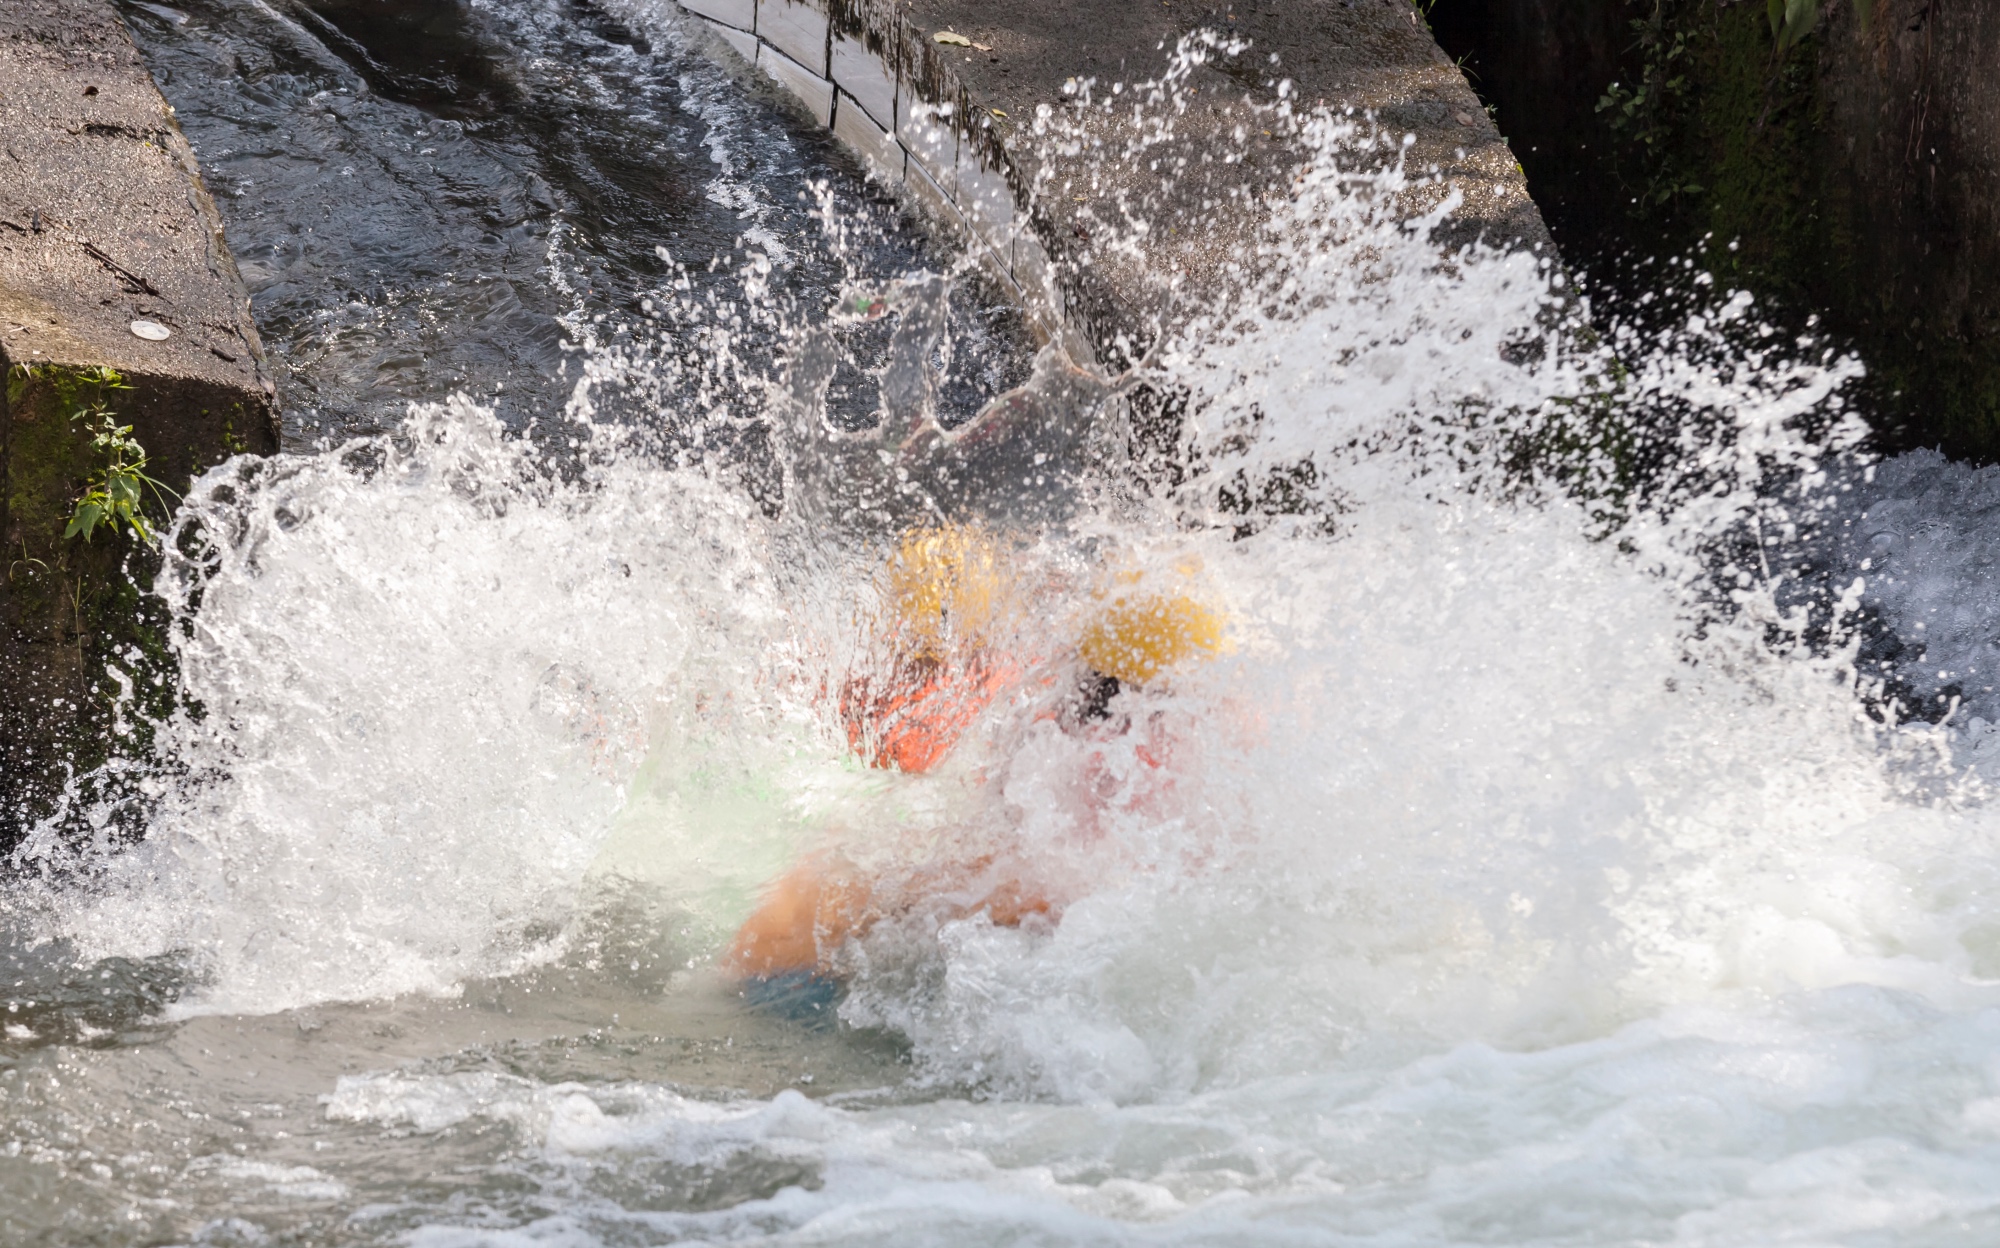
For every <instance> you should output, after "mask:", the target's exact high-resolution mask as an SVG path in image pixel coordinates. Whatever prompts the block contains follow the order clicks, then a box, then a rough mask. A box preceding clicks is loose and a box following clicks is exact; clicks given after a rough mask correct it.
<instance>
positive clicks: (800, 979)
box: [741, 971, 840, 1027]
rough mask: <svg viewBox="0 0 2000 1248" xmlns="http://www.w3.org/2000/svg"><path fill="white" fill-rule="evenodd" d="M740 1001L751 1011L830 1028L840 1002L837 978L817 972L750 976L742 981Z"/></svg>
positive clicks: (789, 972)
mask: <svg viewBox="0 0 2000 1248" xmlns="http://www.w3.org/2000/svg"><path fill="white" fill-rule="evenodd" d="M741 991H742V996H743V1000H744V1001H745V1002H746V1003H747V1004H748V1005H749V1006H750V1008H751V1009H753V1010H762V1011H764V1012H765V1013H767V1014H775V1015H777V1016H778V1017H779V1018H782V1019H784V1020H785V1021H787V1022H793V1023H811V1024H816V1025H818V1026H822V1027H831V1026H832V1025H833V1020H834V1008H833V1007H834V1006H835V1005H837V1004H839V1002H840V981H839V980H837V979H834V978H833V977H832V976H830V975H821V974H820V973H818V972H817V971H786V972H784V973H783V974H782V975H752V976H750V977H749V978H747V979H745V980H744V981H743V986H742V990H741Z"/></svg>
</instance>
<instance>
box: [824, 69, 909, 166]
mask: <svg viewBox="0 0 2000 1248" xmlns="http://www.w3.org/2000/svg"><path fill="white" fill-rule="evenodd" d="M833 134H834V137H835V138H837V139H839V140H840V141H841V142H842V143H845V144H846V145H847V146H848V148H849V150H851V151H853V152H854V153H855V154H857V155H859V156H860V157H861V160H862V163H863V164H865V165H866V166H867V167H868V170H869V172H871V173H873V174H874V175H875V176H877V177H879V178H882V179H885V180H886V181H887V182H888V183H889V184H890V185H891V186H896V185H900V184H901V183H902V181H903V162H904V159H905V158H904V155H903V148H902V145H901V144H899V143H897V142H896V140H895V139H894V138H893V137H891V135H890V134H889V132H888V131H887V130H884V129H883V128H882V127H881V126H878V125H876V124H875V121H874V119H873V118H871V117H870V116H869V115H868V112H867V110H866V109H864V108H863V107H862V106H861V104H860V103H859V102H858V101H857V100H856V99H855V98H854V97H853V96H851V95H849V94H847V93H846V92H845V91H843V92H841V94H840V105H839V107H837V108H835V109H834V112H833Z"/></svg>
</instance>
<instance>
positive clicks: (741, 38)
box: [703, 22, 757, 65]
mask: <svg viewBox="0 0 2000 1248" xmlns="http://www.w3.org/2000/svg"><path fill="white" fill-rule="evenodd" d="M703 24H704V25H705V26H707V27H708V29H709V30H711V31H713V32H714V33H715V35H716V37H717V38H719V39H721V40H722V41H723V42H724V43H726V44H728V45H729V46H730V47H732V48H734V49H736V55H738V56H740V57H742V58H743V59H744V60H746V61H748V62H750V63H751V64H752V65H755V64H756V63H757V36H755V35H753V34H751V33H750V32H749V31H747V30H738V29H736V28H735V27H734V26H725V25H723V24H722V23H721V22H704V23H703Z"/></svg>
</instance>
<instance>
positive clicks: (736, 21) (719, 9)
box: [681, 0, 757, 30]
mask: <svg viewBox="0 0 2000 1248" xmlns="http://www.w3.org/2000/svg"><path fill="white" fill-rule="evenodd" d="M681 7H682V8H684V9H686V10H688V11H689V12H690V13H698V14H700V15H701V16H703V17H706V18H708V19H709V20H711V21H717V22H721V23H723V24H724V25H726V26H734V27H735V28H736V29H738V30H752V29H755V27H756V25H757V0H682V4H681Z"/></svg>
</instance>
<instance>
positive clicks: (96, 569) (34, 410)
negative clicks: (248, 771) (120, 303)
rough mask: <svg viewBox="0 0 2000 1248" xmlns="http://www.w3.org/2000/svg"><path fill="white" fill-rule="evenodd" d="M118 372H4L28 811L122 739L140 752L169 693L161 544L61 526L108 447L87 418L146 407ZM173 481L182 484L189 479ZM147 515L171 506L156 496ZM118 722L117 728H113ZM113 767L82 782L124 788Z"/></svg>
mask: <svg viewBox="0 0 2000 1248" xmlns="http://www.w3.org/2000/svg"><path fill="white" fill-rule="evenodd" d="M114 377H115V374H111V375H107V374H106V373H104V372H103V371H102V370H99V369H96V368H82V367H73V366H61V365H40V366H33V367H29V366H14V367H10V368H8V370H7V374H6V407H5V409H4V410H5V415H6V420H7V443H6V459H5V473H4V479H5V480H4V504H5V512H4V515H5V526H4V527H5V534H6V541H7V547H8V558H7V579H6V587H5V589H6V592H5V593H4V594H0V611H4V616H5V618H4V621H0V626H4V628H5V630H6V632H7V634H8V637H7V641H8V644H7V646H6V647H5V652H6V653H5V656H4V657H5V662H6V666H7V668H8V669H9V670H8V671H7V672H6V673H5V675H6V676H7V678H8V682H7V683H8V687H9V690H10V697H9V701H8V705H7V707H6V708H5V711H4V715H5V717H6V718H7V719H8V720H10V721H12V722H11V723H9V724H8V725H7V728H8V729H9V731H8V734H7V736H8V743H9V746H10V749H9V750H8V755H9V757H8V759H7V761H8V763H9V764H10V766H12V767H17V768H22V769H24V770H32V771H33V772H34V773H35V775H36V776H38V777H39V779H38V781H37V782H35V783H32V784H28V783H22V781H23V780H24V776H23V775H21V774H17V775H16V776H15V777H14V780H15V781H16V784H17V786H18V787H16V788H15V789H14V790H13V791H12V792H11V793H10V794H9V796H10V798H11V799H12V800H13V801H14V802H15V803H18V805H19V807H20V809H18V810H17V811H15V812H9V813H13V814H16V815H25V816H26V822H30V823H32V822H36V821H39V820H40V819H42V818H46V817H47V816H48V815H49V814H51V813H52V812H53V811H54V810H55V808H56V802H57V795H58V794H59V792H60V791H61V787H62V785H63V784H64V783H65V782H67V781H68V780H69V779H70V778H71V777H72V776H74V775H82V774H87V773H89V772H91V771H92V770H93V769H96V768H98V767H100V766H101V765H102V764H103V763H104V762H105V761H106V760H107V759H109V758H110V757H111V756H112V754H113V753H114V751H116V752H119V753H121V754H124V755H126V756H138V755H143V754H144V753H145V752H146V751H147V750H149V749H150V747H151V741H152V733H153V726H154V724H156V723H157V722H158V721H159V720H160V719H162V718H164V717H165V716H166V715H167V714H168V713H169V712H170V711H171V710H172V709H173V705H174V690H175V688H176V682H175V681H174V680H173V679H172V673H173V670H174V669H173V666H172V664H173V660H172V655H171V653H170V649H169V646H168V644H167V632H166V629H167V627H168V621H167V619H166V616H165V612H164V609H163V607H162V604H161V603H160V602H159V601H158V600H157V599H155V598H153V597H152V596H151V595H150V593H149V591H150V589H151V587H152V582H153V578H154V576H155V575H156V574H157V573H158V570H159V568H160V556H159V553H158V552H157V551H155V550H153V549H152V548H150V547H148V546H147V545H146V544H145V543H144V542H142V541H140V540H139V539H138V538H137V537H135V536H134V535H132V534H131V533H129V532H120V531H114V530H112V529H111V528H110V527H109V526H102V527H100V528H99V529H98V531H97V533H96V535H95V536H94V538H93V539H92V540H90V541H88V542H86V541H84V540H82V539H81V538H64V537H63V530H64V528H65V527H66V526H67V525H68V523H69V519H70V516H71V514H72V513H73V510H74V508H75V504H76V500H77V499H78V498H79V497H80V496H81V495H82V494H83V492H84V490H85V488H86V486H87V482H88V481H89V479H90V477H91V475H92V473H93V472H94V471H95V470H96V469H98V468H99V467H100V465H99V464H98V463H97V459H98V457H99V453H98V452H97V451H96V450H95V448H94V447H93V446H92V444H91V433H90V432H89V431H88V430H87V429H86V427H85V423H86V422H85V420H83V419H80V417H81V416H83V415H85V414H87V413H90V412H92V411H93V410H97V409H104V410H108V411H110V412H111V413H112V414H113V415H114V416H116V417H117V418H118V419H119V420H120V422H121V423H129V421H130V420H131V415H130V409H131V408H133V407H134V406H136V405H137V402H138V400H137V396H136V395H135V392H133V391H131V390H126V389H121V388H119V387H118V386H116V385H114V384H110V382H111V379H112V378H114ZM176 484H177V485H185V484H186V482H185V481H184V480H183V481H180V482H177V483H176ZM149 503H150V506H151V509H152V515H151V518H153V519H158V520H164V519H165V516H164V515H163V514H160V513H161V511H162V510H163V509H162V508H160V506H159V504H158V503H157V502H156V501H151V500H149ZM121 727H122V729H123V732H122V734H121V733H120V732H119V731H117V730H118V729H119V728H121ZM116 784H117V782H116V781H115V780H112V779H110V778H107V777H99V778H97V779H96V780H93V781H89V782H87V783H86V784H85V786H84V788H85V790H86V791H87V792H90V793H91V795H92V796H95V797H100V798H101V797H112V796H116V794H115V793H112V792H110V791H108V790H110V789H114V788H115V787H116Z"/></svg>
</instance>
